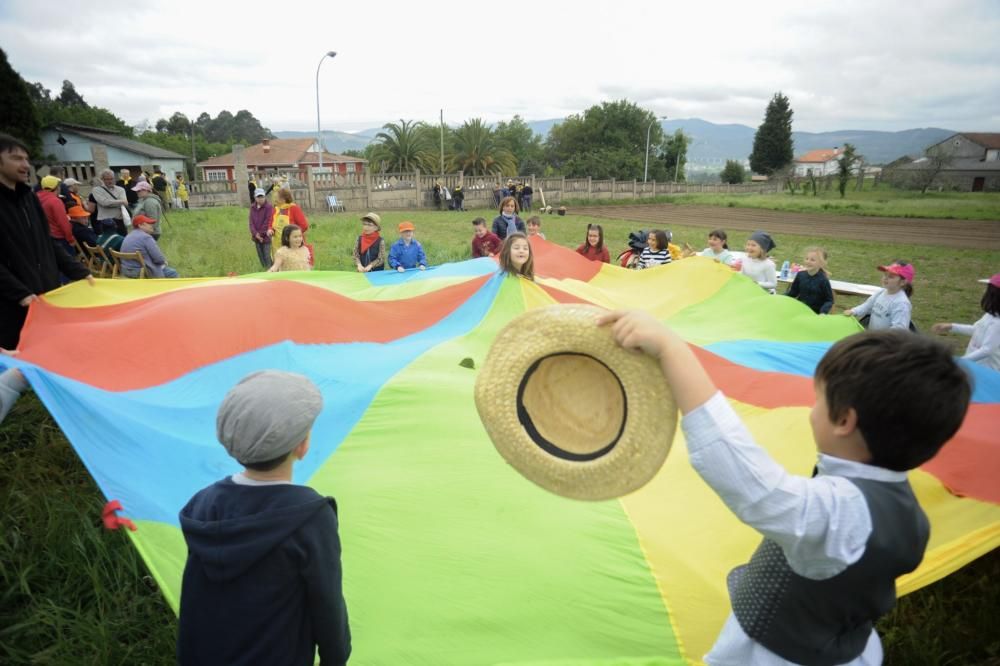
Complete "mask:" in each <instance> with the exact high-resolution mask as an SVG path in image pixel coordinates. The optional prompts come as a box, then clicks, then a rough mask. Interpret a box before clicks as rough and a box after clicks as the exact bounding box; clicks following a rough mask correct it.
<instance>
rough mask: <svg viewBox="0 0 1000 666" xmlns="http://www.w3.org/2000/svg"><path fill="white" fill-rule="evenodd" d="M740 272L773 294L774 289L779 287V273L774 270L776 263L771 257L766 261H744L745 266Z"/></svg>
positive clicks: (748, 259)
mask: <svg viewBox="0 0 1000 666" xmlns="http://www.w3.org/2000/svg"><path fill="white" fill-rule="evenodd" d="M740 272H741V273H743V275H746V276H747V277H749V278H750V279H751V280H753V281H754V282H756V283H757V284H759V285H760V287H761V289H767V290H768V291H770V292H771V293H772V294H773V293H774V288H775V287H777V286H778V271H777V270H775V268H774V262H773V261H771V258H770V257H765V258H764V259H752V258H750V257H746V258H745V259H743V266H742V267H741V268H740Z"/></svg>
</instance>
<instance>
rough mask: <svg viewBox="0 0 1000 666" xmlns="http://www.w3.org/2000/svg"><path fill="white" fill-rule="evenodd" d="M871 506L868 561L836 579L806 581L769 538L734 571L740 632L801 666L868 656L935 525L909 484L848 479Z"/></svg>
mask: <svg viewBox="0 0 1000 666" xmlns="http://www.w3.org/2000/svg"><path fill="white" fill-rule="evenodd" d="M848 481H850V482H851V483H853V484H854V485H855V486H857V487H858V489H859V490H861V493H862V494H863V495H864V496H865V501H866V502H867V503H868V510H869V513H870V514H871V519H872V532H871V534H870V535H869V537H868V541H867V543H866V544H865V552H864V555H862V556H861V559H860V560H858V561H857V562H855V563H854V564H852V565H851V566H849V567H847V569H845V570H844V571H842V572H840V573H839V574H837V575H836V576H834V577H833V578H827V579H826V580H812V579H810V578H805V577H803V576H799V575H798V574H796V573H795V572H794V571H792V569H791V567H789V566H788V560H787V559H785V554H784V553H783V552H782V550H781V547H780V546H779V545H778V544H777V543H775V542H774V541H771V540H770V539H764V541H763V542H762V543H761V544H760V546H759V547H758V548H757V550H756V551H755V552H754V554H753V557H751V558H750V562H749V563H747V564H746V565H743V566H740V567H737V568H736V569H733V571H731V572H730V574H729V577H728V579H727V581H726V582H727V585H728V587H729V597H730V600H731V602H732V606H733V614H734V615H735V616H736V619H737V621H739V623H740V627H742V628H743V631H744V632H746V634H747V635H748V636H749V637H750V638H752V639H754V640H755V641H757V642H758V643H760V644H761V645H763V646H764V647H766V648H767V649H768V650H770V651H771V652H774V653H775V654H777V655H779V656H780V657H783V658H784V659H787V660H788V661H792V662H795V663H796V664H810V665H813V664H815V665H817V666H823V665H826V664H829V665H831V666H832V665H833V664H842V663H844V662H847V661H850V660H851V659H854V658H856V657H857V656H858V655H860V654H861V653H862V652H863V651H864V649H865V645H866V644H867V642H868V637H869V636H870V635H871V632H872V626H873V624H874V622H875V621H876V620H877V619H878V618H879V617H881V616H882V615H885V614H886V613H888V612H889V611H890V610H891V609H892V607H893V605H895V603H896V578H897V577H898V576H901V575H902V574H905V573H909V572H910V571H913V570H914V569H916V568H917V566H918V565H919V564H920V561H921V560H922V559H923V556H924V549H925V548H926V547H927V539H928V538H929V536H930V524H929V523H928V521H927V516H926V515H925V514H924V512H923V510H922V509H921V508H920V505H919V504H918V503H917V499H916V497H915V496H914V495H913V489H912V488H910V484H909V483H908V482H903V483H888V482H883V481H872V480H868V479H848Z"/></svg>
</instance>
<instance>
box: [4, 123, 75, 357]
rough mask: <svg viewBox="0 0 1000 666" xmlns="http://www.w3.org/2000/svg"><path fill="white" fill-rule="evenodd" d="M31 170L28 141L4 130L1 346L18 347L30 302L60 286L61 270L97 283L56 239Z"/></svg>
mask: <svg viewBox="0 0 1000 666" xmlns="http://www.w3.org/2000/svg"><path fill="white" fill-rule="evenodd" d="M30 173H31V163H30V162H29V161H28V149H27V147H26V146H25V145H24V142H22V141H20V140H18V139H15V138H14V137H12V136H10V135H9V134H2V133H0V347H3V348H6V349H14V348H15V347H17V344H18V341H19V340H20V338H21V327H22V326H24V321H25V319H26V318H27V316H28V307H29V306H30V305H31V303H32V301H34V300H36V299H37V298H38V297H39V296H40V295H41V294H44V293H45V292H47V291H49V290H50V289H55V288H56V287H58V286H59V274H60V273H62V274H63V275H65V276H66V277H68V278H70V279H72V280H80V279H83V278H86V279H87V280H88V281H89V282H90V284H91V285H93V284H94V278H93V276H91V274H90V271H89V270H87V268H86V267H85V266H84V265H83V264H81V263H80V262H79V261H77V260H76V258H75V257H71V256H70V255H68V254H66V253H65V252H63V251H62V250H61V249H57V248H56V247H55V246H54V245H53V244H52V239H51V238H50V236H49V224H48V222H47V220H46V217H45V214H44V213H43V212H42V205H41V204H40V203H39V201H38V197H36V196H35V195H34V193H32V191H31V188H30V187H28V184H27V183H28V176H29V174H30ZM65 211H66V209H65V208H63V214H65Z"/></svg>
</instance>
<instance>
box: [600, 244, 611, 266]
mask: <svg viewBox="0 0 1000 666" xmlns="http://www.w3.org/2000/svg"><path fill="white" fill-rule="evenodd" d="M601 261H603V262H604V263H606V264H610V263H611V255H610V254H609V253H608V248H603V249H602V251H601Z"/></svg>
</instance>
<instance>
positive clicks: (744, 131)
mask: <svg viewBox="0 0 1000 666" xmlns="http://www.w3.org/2000/svg"><path fill="white" fill-rule="evenodd" d="M562 120H563V119H562V118H558V119H556V118H550V119H548V120H532V121H528V126H529V127H531V129H532V130H533V131H534V132H535V133H536V134H541V135H542V136H545V135H547V134H548V133H549V130H550V129H552V126H553V125H556V124H558V123H560V122H562ZM661 125H662V127H663V131H664V132H666V133H668V134H672V133H673V132H674V131H675V130H678V129H681V130H683V131H684V133H685V134H687V135H688V136H690V137H691V138H692V139H693V142H692V144H691V146H690V148H689V149H688V163H689V164H690V165H691V166H698V167H703V168H708V169H711V168H720V169H721V168H722V166H723V165H724V164H725V162H726V160H741V161H742V160H746V159H747V158H748V157H749V155H750V151H751V150H753V137H754V133H755V132H756V131H757V130H756V128H753V127H748V126H747V125H735V124H733V125H719V124H716V123H712V122H709V121H707V120H702V119H700V118H681V119H677V120H666V121H664V122H663V123H661ZM379 131H380V129H379V128H373V129H368V130H364V131H363V132H358V133H356V134H349V133H347V132H337V131H335V130H324V132H323V141H324V143H325V144H326V147H327V150H330V151H332V152H335V153H342V152H344V151H345V150H363V149H364V147H365V146H366V145H368V144H369V143H370V142H371V141H372V140H373V138H374V136H375V134H376V133H377V132H379ZM954 133H955V132H954V131H953V130H948V129H941V128H938V127H927V128H919V129H908V130H902V131H899V132H879V131H873V130H836V131H833V132H792V140H793V141H794V144H795V154H796V155H801V154H803V153H806V152H809V151H810V150H815V149H817V148H833V147H835V146H842V145H844V144H845V143H852V144H854V146H855V147H856V148H857V149H858V152H860V153H861V154H862V155H864V156H865V160H866V161H867V162H868V163H869V164H885V163H888V162H891V161H893V160H894V159H896V158H897V157H901V156H903V155H913V154H918V153H922V152H923V151H924V148H926V147H927V146H930V145H932V144H934V143H937V142H938V141H941V140H942V139H945V138H947V137H948V136H950V135H952V134H954ZM274 134H275V135H276V136H277V137H278V138H281V139H293V138H302V137H313V136H315V135H316V134H315V132H292V131H281V132H275V133H274Z"/></svg>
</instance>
